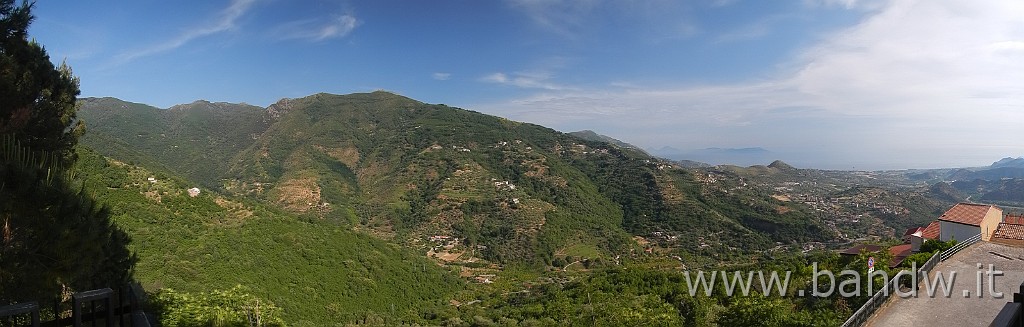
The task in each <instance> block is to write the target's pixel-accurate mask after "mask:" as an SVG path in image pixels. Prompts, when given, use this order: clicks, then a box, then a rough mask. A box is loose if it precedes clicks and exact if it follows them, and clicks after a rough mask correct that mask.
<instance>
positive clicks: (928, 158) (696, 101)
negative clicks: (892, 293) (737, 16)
mask: <svg viewBox="0 0 1024 327" xmlns="http://www.w3.org/2000/svg"><path fill="white" fill-rule="evenodd" d="M850 5H851V6H853V5H858V3H854V2H850ZM1017 26H1024V3H1019V2H984V3H972V4H971V5H964V4H962V3H957V2H956V1H938V0H928V1H894V2H891V3H888V4H887V5H886V6H885V7H884V8H880V9H879V10H878V11H877V12H873V13H872V14H870V15H869V17H867V18H866V19H864V20H863V21H861V22H860V23H858V24H857V25H855V26H852V27H850V28H847V29H845V30H842V31H839V32H836V33H834V34H832V35H829V37H828V38H825V39H824V41H822V42H820V43H819V44H816V45H813V46H810V47H808V48H806V49H804V50H803V51H802V52H800V54H799V55H798V56H796V57H795V58H793V59H792V61H791V62H790V63H788V64H786V65H785V66H786V67H789V68H788V69H785V68H784V69H781V72H780V73H779V74H778V75H776V76H775V77H769V78H765V79H763V80H759V81H748V82H741V83H733V84H719V85H702V86H684V87H666V86H657V87H648V88H645V89H638V88H635V87H630V88H619V87H609V88H607V89H581V88H570V87H561V88H543V89H544V92H542V93H538V94H535V95H532V96H528V97H524V98H518V99H512V100H508V101H504V102H500V103H490V104H480V105H477V107H478V108H481V109H484V110H486V111H488V112H494V113H499V114H501V115H504V116H506V117H510V118H513V119H520V120H526V121H530V122H535V123H541V124H546V125H549V126H552V127H555V128H563V129H574V128H580V127H586V128H596V129H601V128H604V129H605V130H608V131H611V132H610V133H613V134H614V133H618V135H626V136H629V137H627V140H628V141H630V142H636V143H639V144H640V145H645V146H651V147H655V146H663V145H673V146H687V145H690V146H693V147H706V146H765V147H769V148H773V149H775V148H782V147H789V148H791V149H802V151H820V152H816V153H817V156H819V157H820V158H817V160H819V161H818V162H819V163H820V162H824V161H830V162H833V163H842V164H849V165H858V166H862V165H866V164H867V163H871V162H873V163H874V164H875V165H876V167H878V166H879V165H886V164H888V165H891V166H887V167H888V168H892V167H893V166H896V167H908V166H936V165H940V166H956V165H969V164H978V163H984V162H985V160H989V159H992V158H999V157H1001V156H1006V155H1020V153H1024V145H1021V144H1019V140H1021V139H1024V129H1021V128H1020V127H1019V122H1021V121H1024V111H1021V110H1020V108H1022V107H1024V93H1021V92H1020V90H1022V89H1024V78H1021V76H1020V73H1019V72H1021V71H1024V30H1022V29H1019V28H1016V27H1017ZM485 79H486V80H489V81H491V82H495V83H501V84H510V85H517V86H520V87H528V86H530V85H535V84H536V83H538V82H537V81H532V82H531V81H530V80H529V79H527V80H522V81H519V80H517V77H516V76H508V75H505V74H500V73H496V74H492V75H489V76H488V77H487V78H485ZM541 81H543V80H541ZM617 85H618V84H617ZM707 135H714V138H708V137H707ZM752 140H753V141H754V142H757V144H751V143H750V142H752ZM1015 153H1016V154H1015ZM879 160H882V161H888V162H882V163H880V162H879ZM936 160H946V161H943V162H944V164H936V163H935V162H936ZM993 160H994V159H993ZM837 165H838V164H837ZM845 167H847V168H848V167H849V166H845Z"/></svg>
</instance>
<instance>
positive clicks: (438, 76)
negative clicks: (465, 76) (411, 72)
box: [430, 73, 452, 81]
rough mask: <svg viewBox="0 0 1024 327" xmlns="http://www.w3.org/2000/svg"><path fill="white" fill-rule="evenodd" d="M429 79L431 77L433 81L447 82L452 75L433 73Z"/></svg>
mask: <svg viewBox="0 0 1024 327" xmlns="http://www.w3.org/2000/svg"><path fill="white" fill-rule="evenodd" d="M430 77H433V78H434V79H436V80H439V81H447V80H449V79H451V78H452V74H451V73H433V74H431V75H430Z"/></svg>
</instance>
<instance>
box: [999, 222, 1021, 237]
mask: <svg viewBox="0 0 1024 327" xmlns="http://www.w3.org/2000/svg"><path fill="white" fill-rule="evenodd" d="M992 237H995V238H1001V239H1007V240H1024V225H1019V224H1009V223H999V227H996V232H995V233H993V234H992Z"/></svg>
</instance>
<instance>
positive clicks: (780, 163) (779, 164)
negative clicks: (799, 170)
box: [768, 160, 796, 170]
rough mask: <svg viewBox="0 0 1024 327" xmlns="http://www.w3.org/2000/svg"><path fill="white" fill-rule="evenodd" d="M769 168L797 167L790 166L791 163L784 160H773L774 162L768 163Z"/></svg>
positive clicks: (784, 168) (787, 168)
mask: <svg viewBox="0 0 1024 327" xmlns="http://www.w3.org/2000/svg"><path fill="white" fill-rule="evenodd" d="M768 168H775V169H781V170H792V169H796V168H795V167H793V166H790V165H789V164H787V163H785V162H783V161H782V160H775V161H772V163H770V164H768Z"/></svg>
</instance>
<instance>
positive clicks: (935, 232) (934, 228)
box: [921, 220, 939, 240]
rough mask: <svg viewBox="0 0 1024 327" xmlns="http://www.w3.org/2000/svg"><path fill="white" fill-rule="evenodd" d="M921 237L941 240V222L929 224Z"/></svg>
mask: <svg viewBox="0 0 1024 327" xmlns="http://www.w3.org/2000/svg"><path fill="white" fill-rule="evenodd" d="M921 237H922V238H924V239H927V240H937V239H939V221H938V220H936V221H933V222H931V223H929V224H928V227H925V228H924V232H922V233H921Z"/></svg>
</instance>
